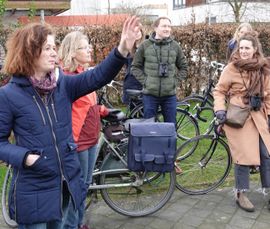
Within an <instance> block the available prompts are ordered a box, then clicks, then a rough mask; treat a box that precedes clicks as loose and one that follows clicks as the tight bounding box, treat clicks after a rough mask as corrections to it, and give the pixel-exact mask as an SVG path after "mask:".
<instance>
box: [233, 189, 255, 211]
mask: <svg viewBox="0 0 270 229" xmlns="http://www.w3.org/2000/svg"><path fill="white" fill-rule="evenodd" d="M236 203H237V204H238V206H239V207H240V208H242V209H243V210H245V211H247V212H254V211H255V208H254V205H253V204H252V203H251V202H250V201H249V199H248V198H247V196H246V194H245V193H243V192H239V193H237V199H236Z"/></svg>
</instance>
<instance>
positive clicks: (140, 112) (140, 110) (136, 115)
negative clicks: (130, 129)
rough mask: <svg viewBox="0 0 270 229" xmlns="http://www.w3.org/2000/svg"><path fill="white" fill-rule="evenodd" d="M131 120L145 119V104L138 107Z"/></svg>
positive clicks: (131, 114)
mask: <svg viewBox="0 0 270 229" xmlns="http://www.w3.org/2000/svg"><path fill="white" fill-rule="evenodd" d="M128 118H130V119H140V118H143V104H142V103H141V104H139V105H138V106H136V107H135V108H134V109H133V110H132V111H131V112H130V115H129V117H128Z"/></svg>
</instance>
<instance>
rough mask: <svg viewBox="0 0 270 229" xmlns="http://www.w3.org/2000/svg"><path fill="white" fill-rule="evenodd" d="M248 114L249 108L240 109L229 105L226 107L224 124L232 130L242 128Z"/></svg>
mask: <svg viewBox="0 0 270 229" xmlns="http://www.w3.org/2000/svg"><path fill="white" fill-rule="evenodd" d="M249 114H250V107H249V106H246V107H240V106H238V105H235V104H232V103H229V105H228V107H227V115H226V122H225V123H226V124H227V125H228V126H231V127H234V128H242V127H243V126H244V124H245V122H246V120H247V118H248V116H249Z"/></svg>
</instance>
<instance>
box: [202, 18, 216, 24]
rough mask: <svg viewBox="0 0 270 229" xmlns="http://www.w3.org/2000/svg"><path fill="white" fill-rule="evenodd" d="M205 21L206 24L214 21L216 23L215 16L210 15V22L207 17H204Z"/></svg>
mask: <svg viewBox="0 0 270 229" xmlns="http://www.w3.org/2000/svg"><path fill="white" fill-rule="evenodd" d="M205 22H206V23H207V24H215V23H217V17H210V22H209V17H206V18H205Z"/></svg>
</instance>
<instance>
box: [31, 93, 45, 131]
mask: <svg viewBox="0 0 270 229" xmlns="http://www.w3.org/2000/svg"><path fill="white" fill-rule="evenodd" d="M33 99H34V101H35V103H36V105H37V107H38V109H39V112H40V115H41V118H42V121H43V124H44V126H46V120H45V117H44V115H43V113H42V109H41V107H40V105H39V103H38V101H37V98H36V96H34V95H33Z"/></svg>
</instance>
